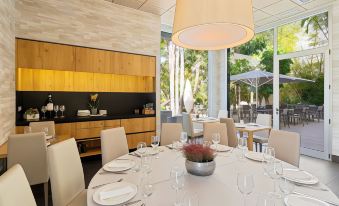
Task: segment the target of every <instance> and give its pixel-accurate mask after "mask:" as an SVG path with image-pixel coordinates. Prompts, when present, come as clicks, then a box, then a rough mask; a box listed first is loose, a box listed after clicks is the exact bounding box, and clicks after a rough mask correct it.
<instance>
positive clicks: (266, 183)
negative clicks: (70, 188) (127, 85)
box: [87, 136, 339, 206]
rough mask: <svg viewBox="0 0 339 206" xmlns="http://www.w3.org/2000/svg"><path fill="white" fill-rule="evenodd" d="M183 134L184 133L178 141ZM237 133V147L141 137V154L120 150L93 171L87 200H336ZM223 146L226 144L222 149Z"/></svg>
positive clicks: (190, 203) (290, 203) (188, 203)
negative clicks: (249, 145)
mask: <svg viewBox="0 0 339 206" xmlns="http://www.w3.org/2000/svg"><path fill="white" fill-rule="evenodd" d="M184 139H185V137H184V136H183V137H182V139H179V141H178V142H180V143H181V140H182V141H184ZM240 139H241V138H240ZM240 139H239V144H238V146H237V148H230V147H228V146H225V145H220V144H218V143H216V144H215V142H213V144H212V143H208V142H206V141H203V142H202V143H201V144H198V143H189V144H188V143H182V147H181V148H176V149H171V148H169V147H168V145H165V146H159V145H158V144H157V145H156V146H154V147H147V145H146V144H145V143H140V145H139V144H138V148H137V153H139V154H140V156H135V155H129V154H127V155H124V156H121V157H119V158H117V159H115V160H112V161H111V162H109V163H107V164H106V165H104V166H103V168H102V169H100V170H99V171H98V172H97V174H96V175H95V176H94V177H93V179H92V180H91V182H90V184H89V187H88V190H87V203H88V205H89V206H99V205H115V206H124V205H126V206H127V205H131V206H141V205H142V206H159V205H164V206H166V205H168V206H173V205H174V206H198V205H199V206H210V205H213V206H219V205H220V206H221V205H235V206H238V205H246V206H247V205H253V206H261V205H263V206H264V205H265V206H270V205H272V206H273V205H274V206H280V205H281V206H282V205H286V206H304V205H305V206H333V205H335V206H337V205H339V200H338V198H337V197H336V196H335V195H334V194H333V193H332V192H331V191H330V190H329V189H328V188H327V187H326V186H325V185H324V184H322V183H321V182H320V181H319V180H318V178H317V177H315V176H314V175H312V174H311V173H310V172H308V171H303V170H300V169H299V168H296V167H294V166H292V165H290V164H288V163H286V162H283V161H281V160H278V159H276V158H275V153H274V148H266V149H265V150H264V152H263V153H257V152H252V151H249V150H248V149H247V148H246V141H245V140H244V141H241V140H240ZM153 140H154V139H153V138H152V142H153ZM155 142H157V141H156V139H155ZM186 142H187V140H186ZM224 148H227V150H226V149H225V151H223V149H224ZM155 149H156V151H159V152H158V153H157V154H155V155H152V152H151V150H155ZM102 171H105V173H104V174H102V173H101V172H102ZM120 172H121V173H120ZM96 186H98V187H96Z"/></svg>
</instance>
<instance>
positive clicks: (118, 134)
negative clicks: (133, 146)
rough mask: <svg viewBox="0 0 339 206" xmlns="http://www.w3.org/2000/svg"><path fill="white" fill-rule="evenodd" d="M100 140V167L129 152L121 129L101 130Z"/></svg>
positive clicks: (123, 131) (123, 130)
mask: <svg viewBox="0 0 339 206" xmlns="http://www.w3.org/2000/svg"><path fill="white" fill-rule="evenodd" d="M100 139H101V157H102V165H105V164H106V163H108V162H110V161H112V160H114V159H116V158H118V157H120V156H122V155H125V154H128V152H129V150H128V144H127V138H126V133H125V129H124V128H123V127H118V128H113V129H106V130H101V134H100Z"/></svg>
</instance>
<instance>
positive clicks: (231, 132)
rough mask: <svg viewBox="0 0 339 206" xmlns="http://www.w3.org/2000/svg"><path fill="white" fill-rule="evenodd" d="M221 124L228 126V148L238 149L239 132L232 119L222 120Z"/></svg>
mask: <svg viewBox="0 0 339 206" xmlns="http://www.w3.org/2000/svg"><path fill="white" fill-rule="evenodd" d="M220 123H224V124H226V128H227V138H228V146H231V147H237V145H238V138H237V130H236V128H235V124H234V120H233V119H232V118H221V119H220Z"/></svg>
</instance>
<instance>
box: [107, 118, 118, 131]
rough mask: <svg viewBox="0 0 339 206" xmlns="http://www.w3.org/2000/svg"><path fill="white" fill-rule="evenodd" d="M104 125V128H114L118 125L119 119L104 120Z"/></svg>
mask: <svg viewBox="0 0 339 206" xmlns="http://www.w3.org/2000/svg"><path fill="white" fill-rule="evenodd" d="M104 127H105V128H107V129H108V128H116V127H120V119H116V120H106V121H105V122H104Z"/></svg>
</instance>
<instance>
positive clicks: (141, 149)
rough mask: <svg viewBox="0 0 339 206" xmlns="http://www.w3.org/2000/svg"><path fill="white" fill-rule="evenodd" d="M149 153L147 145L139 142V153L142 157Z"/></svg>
mask: <svg viewBox="0 0 339 206" xmlns="http://www.w3.org/2000/svg"><path fill="white" fill-rule="evenodd" d="M146 151H147V144H146V142H139V143H138V145H137V152H138V153H139V155H140V156H141V157H142V156H143V155H144V154H145V153H146Z"/></svg>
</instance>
